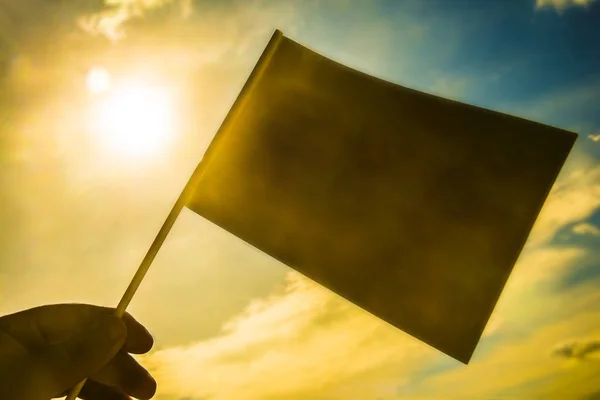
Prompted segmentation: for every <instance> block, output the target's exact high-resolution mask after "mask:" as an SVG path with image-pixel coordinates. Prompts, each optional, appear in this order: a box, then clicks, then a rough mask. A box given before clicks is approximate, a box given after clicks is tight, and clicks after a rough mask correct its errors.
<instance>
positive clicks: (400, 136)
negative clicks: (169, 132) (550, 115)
mask: <svg viewBox="0 0 600 400" xmlns="http://www.w3.org/2000/svg"><path fill="white" fill-rule="evenodd" d="M576 138H577V135H576V134H574V133H572V132H567V131H563V130H560V129H557V128H554V127H550V126H546V125H542V124H539V123H536V122H532V121H527V120H524V119H520V118H516V117H513V116H509V115H505V114H501V113H498V112H494V111H490V110H487V109H483V108H479V107H475V106H472V105H468V104H463V103H460V102H456V101H451V100H448V99H444V98H441V97H437V96H433V95H430V94H426V93H423V92H419V91H416V90H411V89H409V88H406V87H403V86H399V85H396V84H393V83H390V82H387V81H384V80H381V79H377V78H375V77H373V76H369V75H367V74H364V73H361V72H359V71H356V70H354V69H351V68H349V67H347V66H344V65H341V64H339V63H336V62H334V61H332V60H330V59H328V58H326V57H324V56H322V55H320V54H318V53H317V52H314V51H312V50H310V49H308V48H306V47H304V46H302V45H300V44H299V43H296V42H295V41H293V40H291V39H289V38H287V37H285V36H283V34H282V33H281V32H280V31H276V32H275V33H274V35H273V37H272V38H271V40H270V42H269V44H268V45H267V47H266V48H265V51H264V52H263V54H262V56H261V58H260V59H259V61H258V63H257V65H256V66H255V68H254V70H253V71H252V73H251V75H250V77H249V79H248V81H247V82H246V84H245V85H244V87H243V89H242V91H241V93H240V95H239V97H238V98H237V100H236V102H235V103H234V105H233V106H232V108H231V110H230V112H229V113H228V115H227V117H226V118H225V121H224V122H223V124H222V126H221V128H220V129H219V131H218V132H217V134H216V136H215V138H214V140H213V141H212V143H211V144H210V146H209V148H208V150H207V152H206V154H205V156H204V158H203V159H202V161H201V162H200V164H199V166H198V168H197V170H196V171H195V173H194V175H193V176H192V178H191V180H190V182H189V183H188V186H187V187H186V191H187V192H186V193H187V195H186V197H185V206H186V207H188V208H189V209H191V210H192V211H194V212H195V213H197V214H199V215H201V216H202V217H204V218H206V219H208V220H210V221H212V222H213V223H215V224H216V225H218V226H220V227H222V228H223V229H225V230H227V231H229V232H231V233H232V234H234V235H236V236H237V237H239V238H241V239H242V240H244V241H246V242H247V243H249V244H250V245H252V246H254V247H256V248H257V249H259V250H261V251H263V252H264V253H266V254H268V255H270V256H271V257H273V258H275V259H277V260H279V261H281V262H282V263H284V264H286V265H288V266H289V267H291V268H293V269H295V270H297V271H299V272H300V273H302V274H303V275H305V276H306V277H308V278H310V279H312V280H314V281H316V282H317V283H319V284H321V285H323V286H324V287H326V288H328V289H330V290H331V291H333V292H335V293H336V294H338V295H340V296H342V297H344V298H345V299H347V300H349V301H351V302H352V303H354V304H356V305H358V306H360V307H361V308H363V309H364V310H366V311H368V312H370V313H372V314H373V315H375V316H377V317H379V318H381V319H383V320H385V321H387V322H388V323H390V324H391V325H393V326H395V327H397V328H399V329H401V330H403V331H405V332H406V333H408V334H410V335H412V336H414V337H416V338H417V339H419V340H421V341H423V342H425V343H427V344H429V345H430V346H433V347H434V348H436V349H438V350H440V351H442V352H444V353H446V354H448V355H449V356H451V357H453V358H455V359H457V360H459V361H461V362H463V363H465V364H466V363H468V362H469V360H470V359H471V356H472V354H473V352H474V349H475V347H476V345H477V343H478V341H479V339H480V337H481V335H482V332H483V330H484V328H485V325H486V323H487V321H488V319H489V317H490V315H491V313H492V311H493V309H494V306H495V304H496V302H497V300H498V298H499V296H500V293H501V291H502V289H503V287H504V285H505V283H506V281H507V279H508V277H509V274H510V273H511V270H512V269H513V266H514V264H515V262H516V260H517V258H518V256H519V254H520V252H521V250H522V248H523V246H524V244H525V242H526V240H527V237H528V235H529V233H530V231H531V229H532V227H533V224H534V222H535V220H536V218H537V215H538V213H539V211H540V209H541V207H542V205H543V203H544V201H545V199H546V197H547V195H548V192H549V190H550V188H551V187H552V185H553V183H554V181H555V179H556V177H557V175H558V173H559V171H560V169H561V168H562V165H563V163H564V162H565V160H566V158H567V156H568V154H569V152H570V150H571V148H572V146H573V144H574V142H575V140H576Z"/></svg>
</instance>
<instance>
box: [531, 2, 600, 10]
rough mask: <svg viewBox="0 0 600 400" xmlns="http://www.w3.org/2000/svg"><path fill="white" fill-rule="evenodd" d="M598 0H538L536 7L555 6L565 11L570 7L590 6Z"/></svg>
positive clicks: (556, 8)
mask: <svg viewBox="0 0 600 400" xmlns="http://www.w3.org/2000/svg"><path fill="white" fill-rule="evenodd" d="M594 1H596V0H536V2H535V6H536V8H554V9H555V10H557V11H559V12H560V11H563V10H565V9H566V8H569V7H589V6H590V5H591V4H592V3H593V2H594Z"/></svg>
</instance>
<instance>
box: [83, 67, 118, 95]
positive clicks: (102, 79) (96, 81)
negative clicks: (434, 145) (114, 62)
mask: <svg viewBox="0 0 600 400" xmlns="http://www.w3.org/2000/svg"><path fill="white" fill-rule="evenodd" d="M111 80H112V77H111V75H110V73H109V72H108V70H107V69H106V68H103V67H93V68H91V69H90V70H89V71H88V74H87V79H86V85H87V88H88V90H89V91H90V92H91V93H94V94H96V93H103V92H106V91H107V90H109V89H110V85H111Z"/></svg>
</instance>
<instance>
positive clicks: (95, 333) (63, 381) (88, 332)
mask: <svg viewBox="0 0 600 400" xmlns="http://www.w3.org/2000/svg"><path fill="white" fill-rule="evenodd" d="M126 336H127V328H126V327H125V324H124V323H123V321H121V319H120V318H118V317H116V316H114V315H103V316H100V317H99V318H98V319H97V320H96V321H94V322H93V323H92V324H91V325H90V326H88V327H86V328H85V329H84V330H83V331H81V332H80V333H79V334H77V335H76V336H74V337H71V338H69V339H67V340H65V341H63V342H60V343H57V344H55V345H53V346H50V347H48V348H47V349H46V350H45V351H43V352H42V353H41V354H40V357H39V364H38V366H39V369H38V371H39V376H40V378H41V382H40V384H43V385H44V386H45V387H46V388H47V390H48V393H60V392H63V391H65V390H68V389H69V388H71V387H73V386H75V385H76V384H77V383H79V382H81V381H82V380H84V379H85V378H87V377H89V376H91V375H93V374H94V373H96V372H97V371H98V370H100V369H101V368H102V367H103V366H105V365H106V364H108V362H109V361H110V360H111V359H112V358H113V357H114V356H115V355H116V354H117V352H118V351H119V350H120V349H121V347H123V344H124V343H125V338H126Z"/></svg>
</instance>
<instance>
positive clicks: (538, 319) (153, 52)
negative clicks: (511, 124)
mask: <svg viewBox="0 0 600 400" xmlns="http://www.w3.org/2000/svg"><path fill="white" fill-rule="evenodd" d="M380 3H381V4H382V3H385V2H379V1H375V0H368V1H362V2H360V1H354V2H353V1H351V0H332V1H325V0H304V1H302V0H290V1H287V2H284V1H266V0H264V1H263V0H248V1H221V2H217V1H192V0H188V1H186V0H154V1H153V0H135V1H125V0H106V1H105V2H103V1H101V0H96V1H94V0H89V1H82V2H77V3H74V4H76V5H74V4H70V5H67V4H66V3H62V4H63V5H62V6H61V5H58V4H59V3H55V2H44V1H37V0H30V1H24V0H0V38H1V39H2V42H1V46H0V72H1V73H2V76H1V78H0V79H1V80H0V85H2V86H3V91H2V93H3V95H2V96H0V116H1V117H2V119H1V120H0V123H1V124H2V125H1V131H0V132H1V136H0V162H1V164H0V184H1V185H2V186H1V187H0V189H1V190H0V204H1V205H2V207H1V210H0V314H5V313H10V312H13V311H17V310H21V309H24V308H29V307H33V306H36V305H40V304H48V303H57V302H85V303H94V304H102V305H109V306H116V304H117V302H118V300H119V298H120V297H121V295H122V293H123V291H124V290H125V288H126V287H127V284H128V283H129V280H130V279H131V277H132V275H133V273H134V272H135V270H136V268H137V266H138V264H139V262H140V261H141V259H142V257H143V256H144V254H145V252H146V250H147V249H148V247H149V245H150V243H151V242H152V240H153V239H154V236H155V235H156V233H157V231H158V229H159V228H160V226H161V225H162V222H163V220H164V218H165V217H166V215H167V213H168V212H169V210H170V209H171V206H172V205H173V203H174V201H175V200H176V198H177V196H178V195H179V193H180V191H181V190H182V189H183V187H184V185H185V183H186V181H187V179H188V178H189V176H190V174H191V173H192V171H193V170H194V168H195V167H196V165H197V163H198V161H199V160H200V158H201V157H202V154H203V152H204V150H205V149H206V147H207V146H208V144H209V143H210V140H211V139H212V136H213V135H214V133H215V132H216V130H217V128H218V126H219V124H220V122H221V121H222V119H223V117H224V116H225V114H226V112H227V111H228V110H229V107H230V106H231V104H232V102H233V100H234V99H235V97H236V96H237V93H238V91H239V89H240V88H241V85H242V84H243V83H244V81H245V80H246V78H247V76H248V73H249V72H250V70H251V68H252V67H253V66H254V64H255V63H256V60H257V59H258V56H259V55H260V53H261V52H262V50H263V48H264V46H265V44H266V43H267V41H268V39H269V37H270V36H271V34H272V33H273V30H274V29H275V28H278V29H281V30H282V31H283V32H284V33H285V34H286V36H289V37H291V38H293V39H294V40H298V41H299V42H302V43H306V44H307V46H308V47H311V48H314V49H318V50H319V51H320V52H321V53H323V54H325V55H327V56H329V57H331V58H333V59H336V60H337V61H341V62H343V63H345V64H347V65H350V66H352V67H355V68H358V69H360V70H363V71H365V72H368V73H371V74H374V75H377V76H380V77H383V78H386V79H390V80H393V81H395V82H398V83H401V84H406V85H407V86H412V87H416V88H419V89H422V90H428V91H431V92H434V93H438V94H443V95H446V96H450V97H453V98H456V99H459V100H465V101H473V102H477V103H479V104H485V105H489V106H494V107H495V108H498V109H501V110H503V111H507V112H509V111H514V110H517V112H518V113H520V115H522V116H526V117H535V118H537V119H539V120H541V121H540V122H545V123H552V124H554V121H553V120H552V115H553V114H560V113H562V112H564V113H567V112H570V110H571V109H569V108H568V107H570V106H571V105H573V104H579V103H577V102H578V101H579V102H581V104H583V103H585V104H589V103H590V102H592V103H593V102H594V101H595V100H597V99H598V95H597V94H594V93H595V89H597V88H600V85H598V82H600V81H598V80H597V79H595V80H594V79H592V80H590V81H589V82H591V83H589V82H588V83H586V82H583V83H581V82H580V83H577V84H574V86H565V87H563V86H561V87H558V86H556V87H555V88H553V89H552V90H549V91H546V92H544V93H542V94H540V96H539V97H538V98H535V99H532V98H525V97H523V98H522V99H521V98H519V99H515V100H514V101H512V100H511V98H510V96H506V95H503V94H502V93H504V92H501V91H498V93H499V94H498V98H497V99H490V98H489V97H485V96H483V95H481V96H480V97H477V93H478V92H477V91H476V89H475V87H476V86H478V85H481V84H483V83H485V82H489V83H490V85H491V84H492V83H493V82H495V81H494V79H509V78H506V77H504V78H503V76H504V75H502V74H505V72H503V71H504V69H503V68H504V67H506V71H514V68H518V67H515V65H519V63H518V62H517V61H514V60H509V61H510V62H508V61H507V62H506V63H505V64H502V65H500V64H498V66H497V69H498V71H491V72H490V71H487V70H486V71H485V73H482V75H481V76H472V75H471V74H469V73H458V72H456V71H457V69H455V68H451V67H450V66H445V65H446V64H444V62H445V61H444V60H449V59H451V58H452V54H455V53H457V52H459V50H460V48H461V47H460V46H461V40H463V39H462V36H461V35H459V34H455V33H454V32H455V31H454V30H448V31H445V34H443V35H442V34H439V32H437V31H436V29H438V28H439V27H444V28H447V27H449V26H454V27H455V29H459V28H460V27H461V26H463V25H464V24H463V23H461V22H460V21H461V20H457V21H459V22H456V23H455V25H452V24H451V23H450V22H443V24H442V25H440V21H446V20H444V19H442V18H443V17H444V16H443V13H439V14H440V15H437V14H436V15H432V14H428V13H426V12H425V11H424V10H423V9H422V8H421V7H422V6H420V5H419V4H418V2H414V1H407V2H406V3H405V4H404V3H403V6H402V7H404V8H402V7H398V9H393V8H390V9H386V10H387V11H386V12H383V13H382V11H381V7H382V5H381V4H380ZM533 3H535V2H533ZM575 3H581V4H575ZM583 3H588V2H577V1H576V2H569V1H538V7H539V9H538V10H536V9H535V4H532V6H531V13H541V12H542V11H543V10H545V9H547V8H553V7H554V8H556V9H557V10H558V9H560V10H563V11H564V10H565V9H567V8H571V7H584V6H585V7H592V6H591V4H592V3H593V2H589V4H587V5H586V4H583ZM543 12H553V11H543ZM554 14H556V15H557V16H556V18H565V16H564V15H563V16H558V13H554ZM448 18H450V17H448ZM465 29H466V28H465ZM432 37H433V39H432ZM442 41H443V43H442ZM432 43H434V44H432ZM432 46H433V47H432ZM427 65H429V66H431V65H435V67H434V68H431V71H430V70H428V69H427V70H426V68H425V66H427ZM94 68H96V71H98V70H101V71H108V72H109V73H110V81H111V82H110V86H111V88H117V87H127V85H133V86H135V85H138V86H137V87H138V89H136V90H138V91H137V92H135V91H132V92H131V93H138V94H139V93H140V91H139V87H142V93H144V94H145V96H143V97H144V99H148V98H152V96H155V95H156V96H159V97H160V96H163V97H161V99H163V100H161V101H168V102H169V104H170V106H169V107H171V109H172V113H171V114H170V115H168V116H166V117H165V118H166V119H167V120H168V121H172V122H173V123H169V124H168V127H167V128H165V129H163V130H162V131H161V130H157V132H158V133H157V134H156V135H157V137H158V138H160V145H159V146H155V147H153V148H149V149H148V151H147V152H134V151H131V149H132V148H136V146H131V145H127V144H123V143H120V144H119V143H117V144H115V143H113V142H111V143H107V142H104V140H105V139H106V137H107V134H106V132H109V131H110V130H111V129H113V128H114V127H113V128H111V127H108V128H106V127H105V129H104V130H102V129H100V131H101V132H96V131H95V129H92V128H90V127H91V126H92V127H94V126H95V127H96V128H97V124H94V123H93V121H97V120H96V119H94V118H98V114H97V113H98V112H99V113H100V114H99V115H100V116H102V115H104V114H102V112H104V111H102V104H103V103H102V102H103V101H104V100H106V98H107V96H109V93H110V92H111V91H110V90H109V91H108V92H103V91H102V90H100V89H99V90H98V92H101V93H92V92H91V91H90V89H89V85H88V84H87V80H88V79H89V72H90V70H94ZM427 68H429V67H427ZM519 68H520V67H519ZM492 72H494V74H493V73H492ZM496 72H497V74H496ZM533 72H535V71H533ZM425 73H426V74H427V80H426V83H423V82H425V81H424V80H423V79H424V78H423V76H424V74H425ZM506 74H508V75H509V76H510V72H508V73H506ZM494 77H496V78H494ZM119 85H122V86H119ZM100 86H102V85H100ZM513 86H518V85H513ZM144 90H146V92H144ZM498 90H499V89H498ZM515 90H517V89H515ZM157 93H158V94H157ZM597 93H600V90H598V92H597ZM503 96H504V97H503ZM137 98H139V97H135V96H133V97H132V99H133V100H132V101H133V102H135V101H136V100H135V99H137ZM164 99H167V100H164ZM565 99H567V100H568V101H567V100H565ZM509 100H511V101H509ZM597 104H600V103H597ZM146 106H147V108H144V109H142V111H140V112H139V113H138V114H141V115H144V112H147V111H148V109H150V110H152V103H146ZM148 107H149V108H148ZM98 110H100V111H98ZM599 111H600V110H599ZM150 114H152V115H150ZM155 114H156V113H149V114H148V115H146V118H147V119H148V120H149V121H160V120H156V119H151V118H156V115H155ZM598 114H599V115H600V112H599V113H598ZM544 115H546V116H544ZM577 115H579V114H577ZM581 115H583V114H581ZM586 115H587V114H586ZM132 117H133V116H132ZM138 117H139V116H138ZM584 117H585V116H581V118H580V119H578V120H576V121H575V120H574V121H573V122H565V126H566V125H568V126H566V127H568V128H572V127H579V126H581V127H586V128H582V129H584V132H583V133H585V134H584V135H581V137H582V138H581V139H580V141H579V142H581V143H583V144H581V143H580V144H578V146H579V147H576V149H575V150H574V152H573V154H572V155H571V157H570V158H569V161H568V162H567V165H566V166H565V168H564V170H563V171H562V173H561V175H560V177H559V180H558V181H557V183H556V185H555V187H554V189H553V191H552V193H551V195H550V197H549V199H548V202H547V203H546V205H545V207H544V209H543V211H542V214H541V215H540V218H539V219H538V221H537V223H536V226H535V228H534V231H533V232H532V235H531V237H530V238H529V241H528V244H527V246H526V249H525V251H524V252H523V254H522V256H521V258H520V259H519V262H518V264H517V266H516V267H515V270H514V273H513V275H512V276H511V278H510V279H509V282H508V284H507V287H506V289H505V291H504V293H503V295H502V297H501V299H500V302H499V304H498V306H497V307H496V310H495V312H494V314H493V315H492V318H491V320H490V322H489V324H488V327H487V329H486V332H485V333H484V338H483V339H482V342H481V343H480V346H479V347H478V349H477V351H476V352H475V356H474V358H473V361H472V362H471V363H470V364H469V365H468V366H463V365H461V364H460V363H458V362H456V361H453V360H451V359H450V358H449V357H447V356H445V355H443V354H441V353H439V352H437V351H435V350H433V349H431V348H430V347H428V346H426V345H424V344H422V343H420V342H418V341H417V340H415V339H413V338H411V337H409V336H408V335H406V334H404V333H402V332H400V331H398V330H396V329H394V328H392V327H390V326H388V325H387V324H385V323H383V322H381V321H379V320H377V319H376V318H374V317H372V316H371V315H369V314H367V313H366V312H363V311H361V310H360V309H358V308H357V307H355V306H353V305H351V304H349V303H348V302H346V301H345V300H343V299H340V298H338V297H336V296H335V295H333V294H332V293H330V292H328V291H327V290H325V289H323V288H321V287H318V286H317V285H315V284H314V283H312V282H310V281H308V280H307V279H305V278H303V277H302V276H300V275H299V274H296V273H294V272H293V271H291V270H290V269H288V268H287V267H285V266H284V265H282V264H280V263H278V262H276V261H274V260H272V259H271V258H269V257H267V256H265V255H264V254H262V253H260V252H259V251H257V250H256V249H254V248H252V247H250V246H249V245H247V244H245V243H243V242H241V241H240V240H238V239H237V238H235V237H233V236H232V235H231V234H229V233H227V232H224V231H223V230H221V229H219V228H217V227H216V226H214V225H213V224H211V223H209V222H207V221H206V220H204V219H203V218H201V217H200V216H198V215H196V214H194V213H192V212H191V211H187V210H184V212H183V213H182V215H181V216H180V217H179V219H178V221H177V223H176V225H175V226H174V228H173V230H172V232H171V233H170V235H169V237H168V239H167V241H166V243H165V244H164V246H163V247H162V249H161V251H160V253H159V255H158V257H157V259H156V261H155V262H154V263H153V265H152V267H151V269H150V271H149V273H148V275H147V277H146V278H145V280H144V282H143V284H142V286H141V287H140V290H139V291H138V293H137V294H136V296H135V298H134V300H133V302H132V303H131V306H130V307H129V308H128V311H130V312H131V313H132V314H134V315H135V316H136V318H138V319H139V320H140V321H141V322H143V323H144V324H145V325H146V326H147V327H148V328H149V329H150V331H151V332H153V334H154V335H155V339H156V347H155V349H154V350H153V351H152V352H151V353H150V354H149V355H146V356H143V357H140V360H141V362H142V363H143V364H144V365H145V366H147V367H148V368H149V369H150V370H151V371H152V372H153V374H154V375H155V376H156V378H157V381H158V393H157V397H156V398H157V399H161V400H175V399H177V400H200V399H215V400H216V399H219V400H220V399H247V400H254V399H357V400H359V399H386V400H387V399H390V400H391V399H490V400H491V399H509V398H510V399H538V398H539V399H571V398H572V399H593V398H598V397H594V396H599V394H598V393H600V386H599V385H598V383H597V376H598V373H599V372H600V352H598V351H597V349H598V348H599V347H600V346H598V343H600V291H598V290H597V287H598V285H600V281H599V278H598V274H597V270H598V268H599V267H600V266H599V265H598V262H597V259H598V250H596V249H597V248H598V247H597V245H598V243H599V242H598V240H599V239H598V238H600V230H599V229H598V225H599V224H598V219H597V214H596V213H597V210H598V208H599V206H600V163H599V162H598V157H599V155H598V154H599V153H598V151H597V150H596V149H597V147H598V144H599V143H597V142H596V141H593V140H588V139H587V138H586V136H587V133H590V134H592V133H594V132H596V133H597V132H600V125H593V124H594V123H595V122H593V121H592V122H590V121H591V120H590V119H589V118H588V119H585V118H584ZM100 118H101V117H100ZM578 118H579V117H578ZM132 121H134V122H132V124H133V123H141V124H143V121H144V118H141V119H140V118H138V119H137V120H135V119H133V120H132ZM135 121H138V122H135ZM139 121H141V122H139ZM561 123H562V122H561V121H558V122H557V123H556V124H561ZM142 126H144V125H142ZM588 126H593V127H594V130H593V131H589V132H588V130H586V129H588V128H587V127H588ZM156 129H158V128H156ZM589 129H592V128H589ZM595 129H597V130H595ZM131 140H133V141H134V142H133V143H136V142H135V140H138V141H139V140H142V139H140V138H137V139H136V138H133V139H131ZM137 143H140V142H137ZM138 147H139V146H138ZM583 278H585V279H583ZM594 393H595V394H594Z"/></svg>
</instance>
